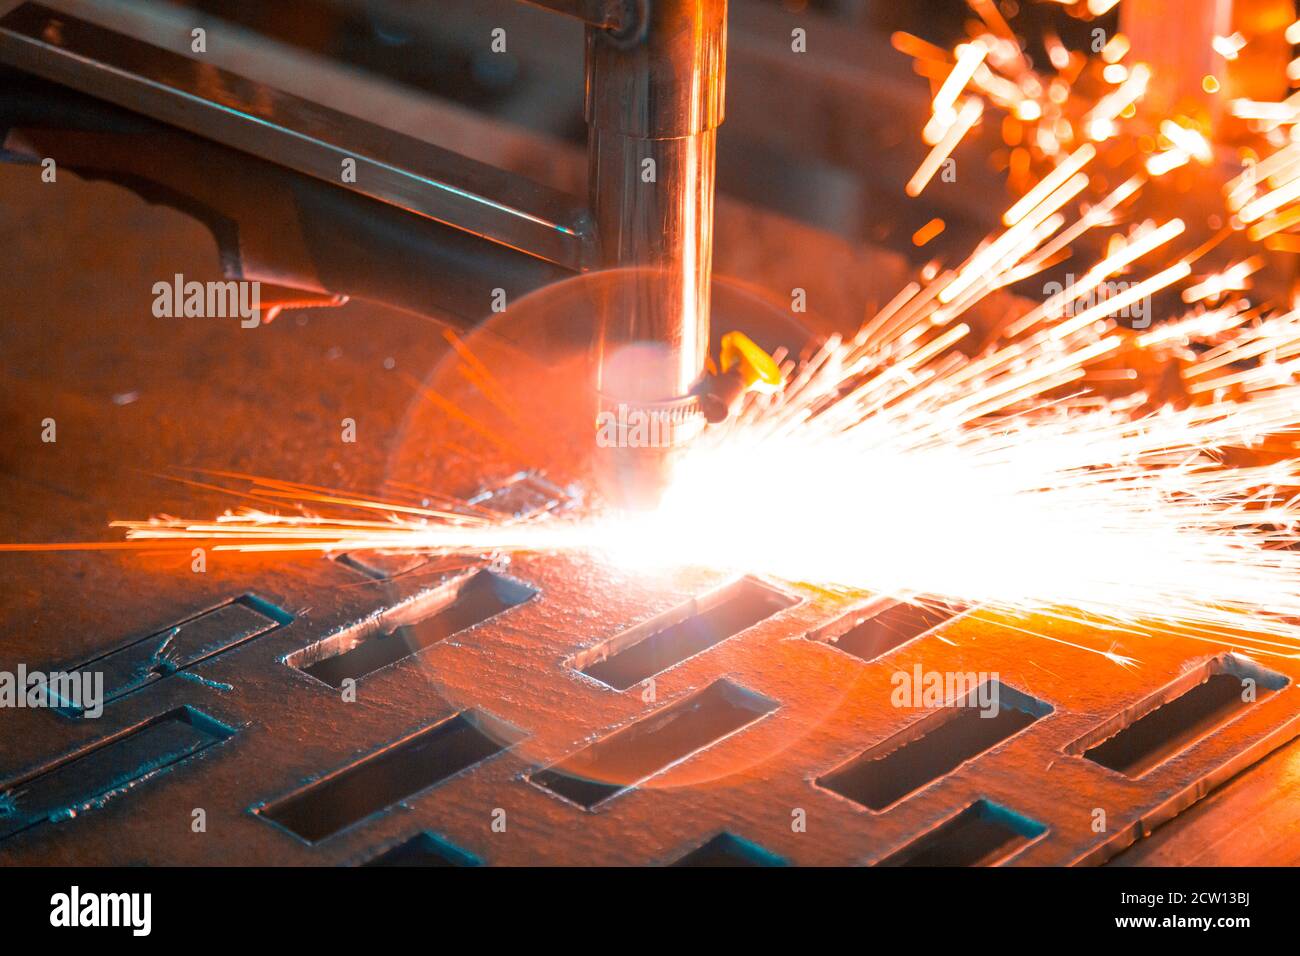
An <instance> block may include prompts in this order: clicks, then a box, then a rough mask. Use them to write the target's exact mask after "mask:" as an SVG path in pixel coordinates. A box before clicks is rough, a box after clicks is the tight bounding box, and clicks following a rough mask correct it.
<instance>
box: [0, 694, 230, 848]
mask: <svg viewBox="0 0 1300 956" xmlns="http://www.w3.org/2000/svg"><path fill="white" fill-rule="evenodd" d="M234 733H235V731H234V730H233V729H232V728H230V727H227V726H226V725H224V724H222V723H220V722H219V721H216V720H213V719H212V718H211V717H208V716H207V715H206V714H203V713H200V712H199V711H197V710H194V709H192V708H189V707H178V708H177V709H175V710H171V711H168V712H167V713H165V714H161V715H160V716H158V717H154V718H152V719H150V720H148V721H146V722H144V723H143V724H139V725H138V726H136V727H133V728H131V729H130V730H127V731H125V732H123V733H120V734H118V735H116V736H114V737H110V738H108V739H107V740H103V741H100V742H99V743H96V744H92V745H91V746H90V747H88V748H87V749H85V750H83V751H81V752H79V753H75V754H72V755H70V756H68V757H65V758H63V759H62V760H59V761H57V762H56V763H54V764H52V765H50V766H48V767H46V768H44V769H42V770H38V771H37V772H36V773H34V774H31V775H29V776H27V777H25V778H21V779H18V780H13V781H7V782H5V783H3V784H0V795H3V794H8V796H7V798H6V799H4V800H0V840H3V839H5V838H6V837H10V836H13V835H14V834H15V833H19V832H21V831H23V830H26V829H28V828H29V827H33V826H36V825H37V824H40V823H43V822H46V821H57V820H62V819H67V818H70V817H73V816H75V815H78V814H80V813H82V812H83V811H85V810H89V809H93V808H94V807H96V806H99V805H100V804H102V803H105V802H107V801H108V800H109V799H111V798H113V797H115V796H118V795H120V794H124V793H128V792H130V791H131V790H132V789H133V788H134V787H135V786H136V785H137V784H140V783H142V782H144V781H145V780H148V779H150V778H151V777H154V776H156V775H157V774H159V773H162V772H165V771H166V770H167V769H168V768H170V767H172V766H173V765H175V764H178V763H180V762H181V761H183V760H186V759H188V758H189V757H192V756H194V755H195V754H197V753H199V752H200V751H202V750H205V749H207V748H208V747H210V746H212V745H213V744H216V743H220V742H221V741H223V740H226V739H227V738H229V737H231V736H233V735H234Z"/></svg>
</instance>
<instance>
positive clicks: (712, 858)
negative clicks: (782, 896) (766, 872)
mask: <svg viewBox="0 0 1300 956" xmlns="http://www.w3.org/2000/svg"><path fill="white" fill-rule="evenodd" d="M672 865H673V866H785V860H783V859H781V858H780V857H779V856H777V855H776V854H775V853H771V852H769V851H767V850H764V849H763V848H762V847H761V846H759V845H758V844H757V843H751V842H750V841H748V840H746V839H743V838H742V837H738V836H735V835H733V834H731V833H719V834H718V835H717V836H715V837H714V838H713V839H712V840H710V841H709V842H707V843H705V844H704V845H703V846H698V847H696V848H695V849H694V850H692V851H691V852H690V853H687V854H686V855H685V856H683V857H682V858H681V859H679V860H677V861H676V862H674V863H673V864H672Z"/></svg>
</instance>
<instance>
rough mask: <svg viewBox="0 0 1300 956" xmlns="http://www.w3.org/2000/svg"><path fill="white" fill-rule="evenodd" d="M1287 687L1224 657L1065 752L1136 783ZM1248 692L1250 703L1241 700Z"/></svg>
mask: <svg viewBox="0 0 1300 956" xmlns="http://www.w3.org/2000/svg"><path fill="white" fill-rule="evenodd" d="M1247 682H1250V683H1249V684H1248V683H1247ZM1287 682H1288V681H1287V678H1286V677H1285V676H1283V675H1282V674H1278V673H1276V672H1274V671H1270V670H1267V669H1265V668H1263V667H1260V666H1259V665H1258V664H1255V663H1253V662H1250V661H1247V660H1245V659H1243V658H1240V657H1237V656H1236V655H1233V654H1225V655H1223V656H1222V657H1219V658H1216V659H1215V660H1213V661H1210V662H1209V663H1207V664H1206V665H1205V666H1203V667H1200V668H1197V669H1196V670H1194V671H1192V672H1191V673H1190V674H1185V675H1184V676H1183V677H1182V678H1180V679H1179V680H1178V681H1175V682H1174V683H1173V684H1172V685H1170V686H1169V687H1167V688H1165V689H1164V690H1163V691H1161V692H1160V693H1159V694H1157V695H1156V696H1155V697H1152V698H1148V699H1147V700H1146V701H1143V702H1142V703H1141V704H1139V705H1138V707H1137V708H1136V709H1135V711H1133V712H1130V713H1127V714H1121V715H1120V716H1119V717H1118V718H1116V719H1114V720H1111V721H1108V722H1107V723H1106V724H1105V725H1103V727H1101V728H1099V729H1098V730H1096V731H1093V732H1092V733H1090V734H1088V735H1087V736H1086V737H1084V738H1083V739H1082V740H1080V741H1077V742H1076V743H1075V744H1072V745H1071V746H1070V747H1069V748H1068V749H1069V751H1070V752H1071V753H1076V754H1078V753H1081V754H1083V756H1085V757H1087V758H1088V759H1089V760H1091V761H1093V762H1094V763H1099V764H1101V765H1102V766H1103V767H1108V768H1110V769H1111V770H1114V771H1116V772H1118V773H1122V774H1124V775H1125V776H1128V777H1140V776H1142V775H1143V774H1144V773H1147V772H1148V771H1150V770H1151V769H1153V768H1154V767H1156V766H1157V765H1159V764H1161V763H1163V762H1164V761H1166V760H1168V759H1169V758H1170V757H1172V756H1174V755H1175V754H1178V753H1181V752H1182V751H1184V750H1186V749H1187V748H1188V747H1190V746H1191V745H1192V744H1194V743H1196V742H1197V741H1198V740H1200V739H1202V738H1203V737H1205V736H1207V735H1209V734H1211V733H1213V732H1214V731H1215V730H1216V729H1218V728H1219V727H1220V726H1222V725H1223V724H1225V723H1227V722H1228V721H1230V720H1232V719H1233V718H1234V717H1236V716H1238V715H1239V714H1241V713H1242V712H1244V711H1245V710H1247V709H1249V708H1250V707H1251V706H1253V704H1255V703H1258V702H1259V701H1262V700H1263V699H1264V698H1266V697H1268V696H1269V695H1271V694H1272V693H1274V692H1275V691H1278V690H1281V689H1282V688H1283V687H1285V686H1286V685H1287ZM1248 686H1249V687H1250V688H1251V694H1250V695H1249V696H1251V697H1253V700H1247V699H1244V698H1246V697H1247V696H1248V695H1247V694H1246V689H1247V687H1248ZM1134 713H1136V715H1137V716H1136V717H1134Z"/></svg>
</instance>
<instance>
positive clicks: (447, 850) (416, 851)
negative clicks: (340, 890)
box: [362, 831, 483, 866]
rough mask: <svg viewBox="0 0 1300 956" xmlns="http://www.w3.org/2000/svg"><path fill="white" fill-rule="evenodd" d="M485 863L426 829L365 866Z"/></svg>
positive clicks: (475, 864) (476, 864)
mask: <svg viewBox="0 0 1300 956" xmlns="http://www.w3.org/2000/svg"><path fill="white" fill-rule="evenodd" d="M482 863H483V861H482V860H480V859H479V858H478V857H476V856H475V855H474V854H473V853H470V852H469V851H468V850H462V849H461V848H460V847H458V846H456V845H454V844H452V843H448V842H447V841H446V840H444V839H443V838H442V837H440V836H437V835H435V834H433V833H429V832H428V831H425V832H424V833H417V834H416V835H415V836H413V837H411V839H409V840H407V841H406V842H405V843H399V844H398V845H397V846H395V847H393V848H392V849H391V850H386V851H385V852H383V853H381V854H380V855H379V856H377V857H375V858H374V859H373V860H368V861H367V862H366V863H364V864H362V865H363V866H481V865H482Z"/></svg>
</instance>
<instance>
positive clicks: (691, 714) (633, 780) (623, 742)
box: [531, 680, 777, 810]
mask: <svg viewBox="0 0 1300 956" xmlns="http://www.w3.org/2000/svg"><path fill="white" fill-rule="evenodd" d="M776 707H777V704H776V701H773V700H769V699H768V698H766V697H763V696H762V695H761V694H756V693H754V692H753V691H751V690H747V689H746V688H744V687H741V686H739V685H738V684H733V683H731V682H730V681H728V680H717V681H714V682H713V683H712V684H710V685H709V686H708V687H706V688H705V689H704V690H702V691H700V692H699V693H696V694H693V695H692V696H690V697H687V698H686V699H685V700H680V701H678V702H677V703H675V704H672V705H670V706H669V707H666V708H664V709H662V710H658V711H655V712H654V713H652V714H650V715H648V716H646V717H642V718H641V719H640V720H638V721H637V722H636V723H634V724H631V725H629V726H627V727H624V728H623V729H622V730H619V731H616V732H615V733H613V734H611V735H610V736H608V737H606V738H605V739H604V740H598V741H596V742H595V743H593V744H591V745H590V746H588V747H586V748H584V749H583V750H579V751H578V752H577V753H575V754H573V755H572V756H569V757H566V758H565V759H564V760H562V761H560V762H559V763H557V764H554V765H552V766H550V767H548V768H546V769H545V770H539V771H537V772H536V773H534V774H532V776H531V780H532V782H533V783H534V784H536V785H537V786H539V787H543V788H545V789H547V790H550V791H551V792H552V793H555V794H558V795H559V796H561V797H564V798H565V799H567V800H571V801H573V802H574V803H576V804H578V805H579V806H580V807H583V808H584V809H587V810H591V809H593V808H594V807H595V806H596V805H597V804H599V803H603V802H604V801H605V800H608V799H610V798H611V797H614V796H616V795H617V794H620V793H622V792H624V791H625V790H630V789H631V788H632V787H634V786H636V785H637V784H638V783H641V782H642V781H644V780H646V779H648V778H649V777H652V776H654V775H655V774H657V773H659V772H660V771H663V770H666V769H668V767H670V766H672V765H673V764H675V763H678V762H680V761H682V760H685V759H686V758H687V757H689V756H691V755H692V754H694V753H697V752H699V751H701V750H704V749H705V748H707V747H711V746H712V745H713V744H716V743H717V742H718V741H720V740H722V739H723V738H724V737H728V736H730V735H731V734H734V733H736V731H738V730H740V729H741V728H743V727H746V726H748V725H749V724H752V723H753V722H754V721H756V720H758V719H759V718H760V717H763V716H764V715H766V714H769V713H771V712H772V711H773V710H775V709H776Z"/></svg>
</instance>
